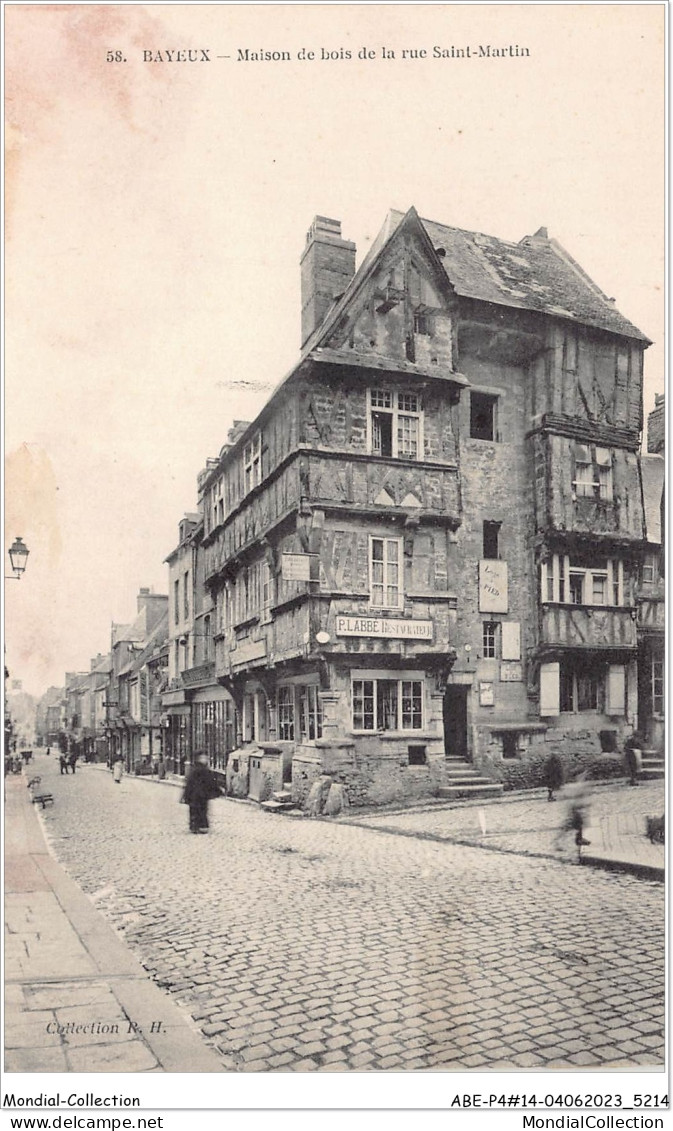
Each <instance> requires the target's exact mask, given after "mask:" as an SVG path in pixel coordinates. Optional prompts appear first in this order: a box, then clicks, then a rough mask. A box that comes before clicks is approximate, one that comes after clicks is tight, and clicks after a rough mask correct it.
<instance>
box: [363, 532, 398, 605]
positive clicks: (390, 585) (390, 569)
mask: <svg viewBox="0 0 673 1131" xmlns="http://www.w3.org/2000/svg"><path fill="white" fill-rule="evenodd" d="M401 571H402V539H401V538H372V537H370V539H369V600H370V602H371V604H372V605H374V606H376V607H377V608H387V609H399V607H400V605H401V604H402V572H401Z"/></svg>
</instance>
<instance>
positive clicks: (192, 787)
mask: <svg viewBox="0 0 673 1131" xmlns="http://www.w3.org/2000/svg"><path fill="white" fill-rule="evenodd" d="M221 793H222V790H221V789H220V787H219V785H218V784H217V778H216V777H215V774H214V773H213V771H212V770H211V769H209V767H208V757H207V755H206V754H197V755H196V760H195V762H194V765H193V766H192V768H191V770H190V771H189V774H188V776H187V781H186V782H185V789H184V793H183V795H182V798H181V801H182V802H183V803H184V804H185V805H189V831H190V833H207V832H208V829H209V827H210V826H209V824H208V802H209V801H210V800H211V799H212V798H213V797H219V796H220V795H221Z"/></svg>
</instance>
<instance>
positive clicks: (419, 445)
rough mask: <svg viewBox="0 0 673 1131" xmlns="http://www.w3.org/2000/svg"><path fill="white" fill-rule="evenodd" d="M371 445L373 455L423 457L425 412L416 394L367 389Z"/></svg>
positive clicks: (405, 457)
mask: <svg viewBox="0 0 673 1131" xmlns="http://www.w3.org/2000/svg"><path fill="white" fill-rule="evenodd" d="M367 398H368V402H369V405H368V447H369V451H370V452H371V454H372V455H375V456H394V457H396V458H404V459H422V458H423V411H422V408H421V401H420V397H419V396H418V394H417V393H409V392H397V391H396V390H393V389H368V391H367Z"/></svg>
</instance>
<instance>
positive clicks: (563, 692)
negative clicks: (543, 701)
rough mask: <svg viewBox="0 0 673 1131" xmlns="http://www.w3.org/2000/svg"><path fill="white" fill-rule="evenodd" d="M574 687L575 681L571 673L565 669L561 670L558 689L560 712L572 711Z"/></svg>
mask: <svg viewBox="0 0 673 1131" xmlns="http://www.w3.org/2000/svg"><path fill="white" fill-rule="evenodd" d="M574 685H575V680H574V676H573V673H572V671H568V670H567V669H566V668H561V673H560V680H559V689H560V702H559V706H560V709H561V711H573V710H574V694H573V692H574Z"/></svg>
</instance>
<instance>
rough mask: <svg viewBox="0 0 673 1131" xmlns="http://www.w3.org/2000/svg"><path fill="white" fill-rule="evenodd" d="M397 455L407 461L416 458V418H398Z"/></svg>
mask: <svg viewBox="0 0 673 1131" xmlns="http://www.w3.org/2000/svg"><path fill="white" fill-rule="evenodd" d="M397 454H398V455H399V456H407V458H409V459H417V457H418V417H416V416H399V417H398V419H397Z"/></svg>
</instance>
